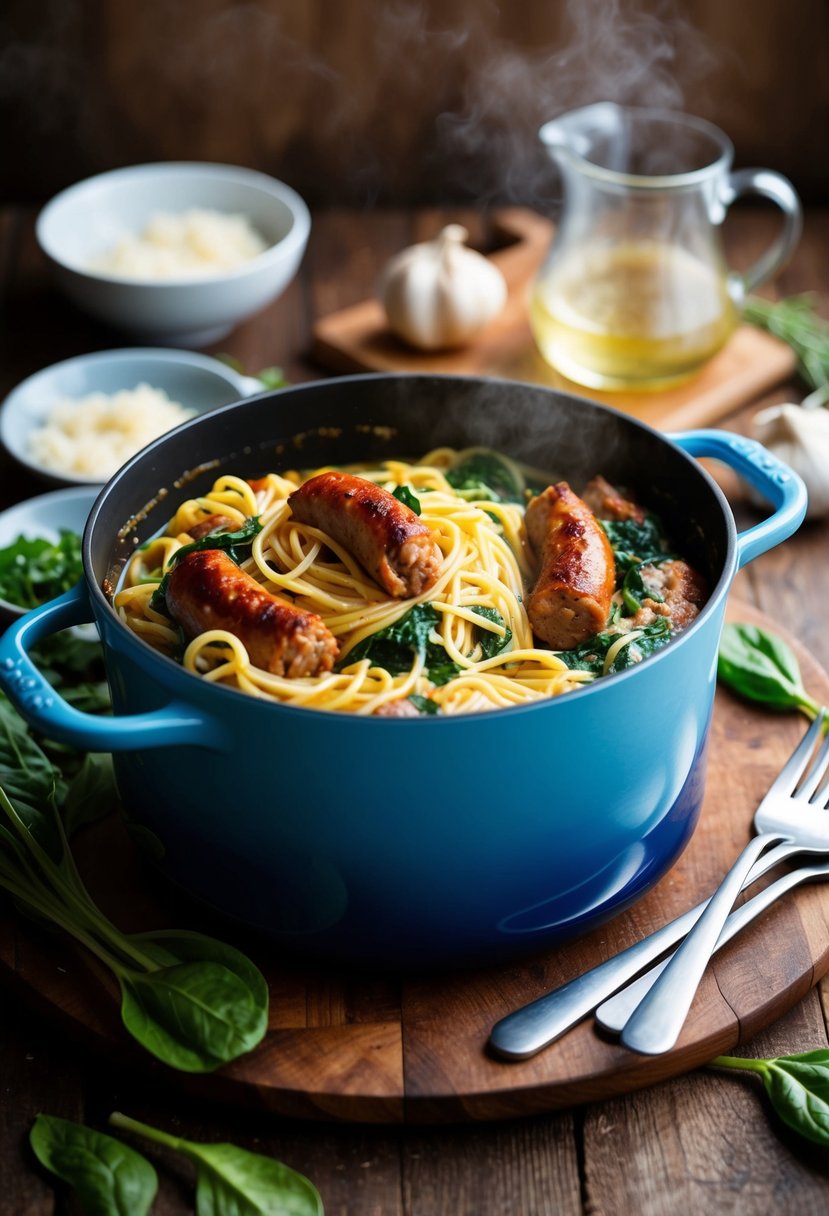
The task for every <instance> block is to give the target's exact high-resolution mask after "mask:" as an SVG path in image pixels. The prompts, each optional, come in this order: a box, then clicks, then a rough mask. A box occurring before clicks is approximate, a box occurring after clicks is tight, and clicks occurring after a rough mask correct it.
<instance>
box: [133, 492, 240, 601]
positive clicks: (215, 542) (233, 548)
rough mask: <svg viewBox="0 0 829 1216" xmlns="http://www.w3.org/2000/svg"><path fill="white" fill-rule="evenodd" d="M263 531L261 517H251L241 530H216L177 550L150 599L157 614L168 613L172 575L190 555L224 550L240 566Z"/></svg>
mask: <svg viewBox="0 0 829 1216" xmlns="http://www.w3.org/2000/svg"><path fill="white" fill-rule="evenodd" d="M261 531H262V524H261V522H260V519H259V516H258V515H251V516H250V517H249V518H248V519H246V520H245V522H244V523H243V524H242V526H241V528H234V529H232V530H227V529H223V528H216V529H215V530H214V531H213V532H208V533H207V535H206V536H202V537H200V538H199V539H198V540H194V541H191V542H190V544H189V545H182V547H181V548H180V549H176V551H175V553H174V554H173V556H172V558H171V560H170V563H169V565H168V567H167V570H166V571H165V574H164V577H163V578H162V580H161V582H160V583H159V584H158V586H157V587H156V589H155V591H154V592H153V594H152V597H151V598H150V607H151V608H152V609H154V611H156V612H166V610H167V601H166V595H167V586H168V584H169V582H170V574H171V572H172V571H173V569H175V567H176V565H177V564H178V563H179V562H180V561H181V559H182V558H183V557H186V556H187V554H188V553H196V552H198V551H199V550H201V549H222V550H223V551H224V552H225V553H226V554H227V555H228V557H229V558H231V559H232V560H233V561H234V562H236V565H237V566H238V565H240V564H241V563H242V562H243V561H244V560H245V558H246V557H248V555H249V552H250V547H251V545H252V544H253V542H254V540H255V539H256V537H257V536H258V534H259V533H260V532H261Z"/></svg>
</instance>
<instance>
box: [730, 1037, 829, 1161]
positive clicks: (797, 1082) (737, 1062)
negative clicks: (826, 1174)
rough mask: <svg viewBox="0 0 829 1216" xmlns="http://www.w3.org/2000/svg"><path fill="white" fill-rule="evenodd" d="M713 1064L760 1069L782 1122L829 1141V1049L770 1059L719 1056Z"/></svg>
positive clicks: (808, 1136) (813, 1138)
mask: <svg viewBox="0 0 829 1216" xmlns="http://www.w3.org/2000/svg"><path fill="white" fill-rule="evenodd" d="M711 1067H712V1068H735V1069H742V1070H745V1071H747V1072H756V1073H759V1074H760V1076H761V1078H762V1081H763V1085H764V1087H765V1090H766V1093H767V1094H768V1096H769V1099H770V1101H771V1104H772V1106H773V1107H774V1109H775V1110H776V1111H777V1114H778V1115H779V1116H780V1118H781V1119H782V1120H783V1122H784V1123H785V1124H786V1125H787V1126H788V1127H790V1128H792V1130H793V1131H795V1132H797V1134H798V1135H799V1136H804V1137H805V1138H806V1139H807V1140H811V1141H813V1142H814V1143H815V1144H822V1145H829V1049H827V1048H825V1047H824V1048H820V1049H819V1050H817V1051H806V1052H803V1053H802V1054H800V1055H791V1056H776V1057H775V1058H773V1059H768V1060H754V1059H751V1058H748V1057H746V1058H743V1057H741V1056H717V1058H716V1059H715V1060H712V1061H711Z"/></svg>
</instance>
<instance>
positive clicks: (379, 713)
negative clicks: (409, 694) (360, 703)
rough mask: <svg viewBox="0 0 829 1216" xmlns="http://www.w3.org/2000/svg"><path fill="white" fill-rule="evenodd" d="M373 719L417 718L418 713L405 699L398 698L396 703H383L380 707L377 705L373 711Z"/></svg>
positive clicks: (415, 707)
mask: <svg viewBox="0 0 829 1216" xmlns="http://www.w3.org/2000/svg"><path fill="white" fill-rule="evenodd" d="M374 717H375V718H419V717H420V712H419V711H418V709H417V706H415V705H412V703H411V701H409V700H408V698H406V697H399V698H398V699H397V700H396V701H384V702H383V704H382V705H378V706H377V708H376V709H375V711H374Z"/></svg>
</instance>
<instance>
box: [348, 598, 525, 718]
mask: <svg viewBox="0 0 829 1216" xmlns="http://www.w3.org/2000/svg"><path fill="white" fill-rule="evenodd" d="M473 611H474V612H477V613H478V615H479V616H483V617H486V619H487V620H490V621H496V622H497V623H498V624H499V625H503V624H504V618H503V617H502V616H501V614H500V612H498V611H497V610H496V609H495V608H484V607H476V608H474V609H473ZM440 619H441V618H440V613H439V612H438V611H437V609H436V608H433V607H432V606H431V604H415V606H414V608H411V609H410V610H409V611H408V612H407V613H406V614H405V616H402V617H400V618H399V620H397V621H395V622H394V623H393V624H391V625H388V626H387V627H386V628H385V629H380V630H378V632H377V633H373V634H371V636H370V637H367V638H364V639H363V641H362V642H358V643H357V645H356V646H355V647H354V648H353V650H350V651H349V652H348V654H347V655H346V656H345V658H344V659H343V660H342V663H341V666H342V667H347V666H348V665H349V664H350V663H356V662H358V660H360V659H369V660H370V662H372V663H373V664H375V665H376V666H377V667H383V668H384V669H385V670H386V671H388V672H390V674H391V675H400V674H401V673H402V672H404V671H408V670H409V669H410V668H411V665H412V659H413V656H415V655H417V656H418V657H420V658H422V660H423V665H424V667H425V669H426V672H427V673H428V676H429V679H430V680H431V681H432V683H433V684H437V685H442V684H448V683H449V681H450V680H454V678H455V676H456V675H458V673H459V672H460V670H461V668H460V666H459V664H458V663H456V662H455V661H454V659H450V658H449V656H448V654H447V653H446V650H445V649H444V647H443V646H442V645H441V644H440V642H433V641H430V640H429V635H430V633H431V632H432V630H433V629H436V628H437V626H438V625H439V624H440ZM476 640H477V641H478V642H479V643H480V646H481V650H482V652H483V654H484V657H485V658H491V657H492V656H493V655H496V654H498V653H499V652H500V651H502V650H503V649H504V648H505V647H506V646H508V645H509V644H510V642H511V641H512V631H511V630H510V629H507V632H506V636H505V637H503V638H501V637H499V636H498V635H497V634H496V633H493V632H492V630H491V629H478V630H476ZM427 712H433V711H427Z"/></svg>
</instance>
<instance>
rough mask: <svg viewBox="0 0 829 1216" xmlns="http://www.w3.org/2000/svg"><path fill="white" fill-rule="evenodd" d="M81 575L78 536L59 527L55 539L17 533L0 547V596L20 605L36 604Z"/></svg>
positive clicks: (81, 564) (71, 585) (24, 606)
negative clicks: (31, 538) (10, 541)
mask: <svg viewBox="0 0 829 1216" xmlns="http://www.w3.org/2000/svg"><path fill="white" fill-rule="evenodd" d="M82 576H83V562H82V560H81V538H80V536H78V534H77V533H76V532H70V531H68V530H61V532H60V534H59V537H58V540H57V541H56V542H52V541H50V540H46V539H44V538H43V537H38V538H36V539H33V540H29V539H27V538H26V537H25V536H19V537H18V538H17V540H16V541H15V542H14V544H11V545H8V546H6V548H4V549H0V597H2V599H4V600H8V601H9V603H11V604H18V605H19V606H20V607H21V608H36V607H37V606H38V605H39V604H45V603H46V602H47V600H53V599H55V598H56V597H57V596H59V595H62V594H63V593H64V591H68V590H69V589H70V587H74V586H75V584H76V583H77V582H78V581H79V580H80V579H81V578H82Z"/></svg>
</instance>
